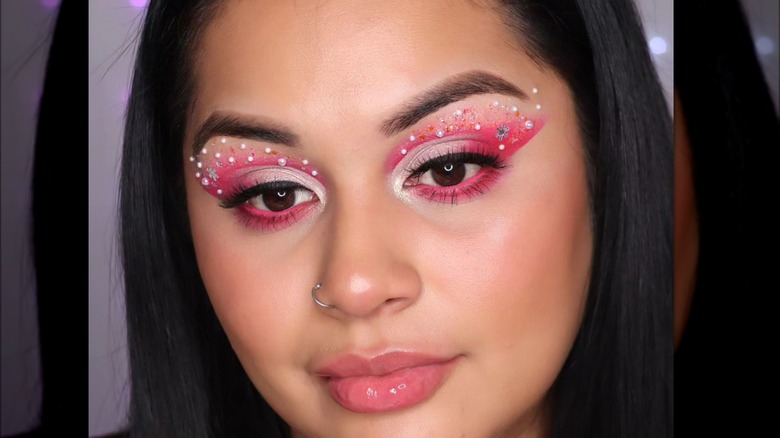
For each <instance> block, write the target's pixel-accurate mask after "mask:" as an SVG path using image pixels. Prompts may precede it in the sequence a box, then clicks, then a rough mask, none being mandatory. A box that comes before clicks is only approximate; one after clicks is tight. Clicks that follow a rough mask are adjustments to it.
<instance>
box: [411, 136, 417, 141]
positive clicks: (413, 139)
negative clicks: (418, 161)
mask: <svg viewBox="0 0 780 438" xmlns="http://www.w3.org/2000/svg"><path fill="white" fill-rule="evenodd" d="M415 140H417V137H415V136H413V135H410V136H409V141H415Z"/></svg>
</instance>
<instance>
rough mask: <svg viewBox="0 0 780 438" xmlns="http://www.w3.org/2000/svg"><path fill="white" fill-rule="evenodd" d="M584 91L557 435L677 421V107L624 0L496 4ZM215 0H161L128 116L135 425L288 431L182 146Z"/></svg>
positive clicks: (125, 230)
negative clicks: (587, 208) (583, 294)
mask: <svg viewBox="0 0 780 438" xmlns="http://www.w3.org/2000/svg"><path fill="white" fill-rule="evenodd" d="M499 3H500V8H499V9H500V13H501V14H502V16H503V17H504V18H505V21H506V24H507V26H509V27H510V29H512V30H513V31H514V32H515V34H516V35H517V37H518V38H520V39H521V40H522V42H523V47H526V51H527V53H528V54H529V55H530V56H531V57H532V58H533V59H534V60H535V62H537V63H538V64H539V65H540V66H541V67H542V68H546V69H549V70H550V72H551V73H552V74H557V75H558V76H560V77H561V78H562V79H563V80H564V81H565V82H566V84H567V85H568V87H569V90H570V92H571V96H572V98H573V99H574V101H575V104H576V107H577V111H578V115H579V122H580V131H581V133H582V137H583V140H584V143H585V145H586V149H587V150H586V155H587V168H588V182H589V192H590V201H591V208H592V213H593V214H592V216H593V231H594V243H595V244H594V254H593V264H592V275H591V284H590V288H589V294H588V302H587V305H586V314H585V317H584V320H583V324H582V326H581V328H580V332H579V334H578V336H577V339H576V341H575V344H574V347H573V349H572V352H571V353H570V356H569V358H568V360H567V361H566V363H565V365H564V368H563V370H562V371H561V373H560V375H559V377H558V379H557V380H556V382H555V384H554V386H553V388H552V391H551V394H550V395H551V401H552V418H553V422H552V428H553V430H552V432H553V433H552V435H553V436H555V437H567V438H568V437H591V436H598V437H606V438H609V437H626V436H630V437H648V438H649V437H652V438H656V437H665V436H670V434H671V359H672V358H671V354H672V322H671V321H672V318H671V302H672V296H671V290H672V282H671V239H672V231H671V230H672V226H671V211H672V203H671V181H672V180H671V175H672V172H671V169H672V147H671V118H670V116H669V111H668V109H667V108H666V105H665V101H664V99H663V95H662V92H661V89H660V85H659V83H658V79H657V76H656V73H655V70H654V67H653V65H652V62H651V60H650V56H649V54H648V51H647V47H646V42H645V40H644V36H643V33H642V28H641V24H640V22H639V20H638V17H637V13H636V11H635V9H634V5H633V3H631V0H624V1H616V0H579V1H575V0H554V1H550V0H544V1H539V0H518V1H507V0H504V1H500V2H499ZM221 6H222V2H219V1H206V0H199V1H192V0H172V1H154V0H153V1H152V2H150V4H149V7H148V11H147V15H146V20H145V23H144V27H143V30H142V33H141V38H140V41H139V46H138V57H137V60H136V64H135V70H134V75H133V84H132V92H131V95H130V100H129V105H128V112H127V120H126V127H125V139H124V151H123V162H122V181H121V197H120V198H121V202H120V208H121V222H122V223H121V230H122V235H121V239H122V248H123V262H124V268H125V290H126V295H127V298H126V304H127V305H126V308H127V320H128V337H129V352H130V364H131V383H132V389H131V405H130V432H131V435H132V436H138V437H141V436H143V437H150V436H152V437H157V436H161V437H162V436H164V437H188V438H189V437H212V436H213V437H217V436H218V437H234V436H235V437H241V436H250V435H254V436H286V435H288V434H289V428H288V427H287V425H286V424H285V423H284V422H283V421H282V420H281V419H280V418H279V417H278V416H277V415H276V414H275V413H274V412H273V410H272V409H271V408H270V407H269V406H268V405H267V404H266V403H265V401H263V399H262V397H261V396H260V395H259V394H258V393H257V391H256V390H255V388H254V387H253V385H252V383H251V381H250V380H249V378H248V377H247V375H246V373H245V372H244V370H243V369H242V367H241V365H240V363H239V361H238V359H237V357H236V355H235V353H234V352H233V350H232V349H231V347H230V344H229V342H228V340H227V337H226V336H225V334H224V332H223V330H222V328H221V326H220V324H219V321H218V320H217V318H216V316H215V314H214V311H213V309H212V307H211V305H210V303H209V301H208V298H207V295H206V291H205V288H204V286H203V283H202V281H201V278H200V275H199V272H198V268H197V264H196V259H195V252H194V248H193V244H192V240H191V235H190V231H189V223H188V218H187V209H186V197H185V190H184V182H183V164H184V163H182V159H181V147H182V138H183V130H184V126H185V120H186V117H187V115H188V112H189V110H190V104H191V99H192V90H193V87H192V80H193V75H192V63H193V58H194V56H193V55H194V51H195V50H196V49H197V46H198V43H199V38H200V37H201V33H202V29H203V28H204V27H205V25H207V24H208V23H209V21H210V20H211V19H213V18H214V17H215V16H216V14H218V13H219V10H220V9H219V8H220V7H221Z"/></svg>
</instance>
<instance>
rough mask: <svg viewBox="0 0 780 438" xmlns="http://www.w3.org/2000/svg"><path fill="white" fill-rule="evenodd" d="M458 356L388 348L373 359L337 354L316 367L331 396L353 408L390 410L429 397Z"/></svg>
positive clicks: (371, 410) (340, 403) (360, 410)
mask: <svg viewBox="0 0 780 438" xmlns="http://www.w3.org/2000/svg"><path fill="white" fill-rule="evenodd" d="M457 360H458V356H455V357H440V356H432V355H427V354H420V353H409V352H391V353H386V354H383V355H380V356H376V357H374V358H372V359H365V358H363V357H360V356H356V355H347V356H340V357H337V358H335V359H334V360H332V361H329V362H327V363H325V364H324V365H323V366H321V367H319V368H317V369H316V371H315V373H316V374H317V375H319V376H321V377H322V378H323V379H324V380H325V381H326V386H327V388H328V391H329V392H330V395H331V397H332V398H333V399H334V400H335V401H336V402H337V403H338V404H339V405H341V406H342V407H344V408H345V409H348V410H350V411H353V412H360V413H370V412H390V411H395V410H400V409H404V408H408V407H411V406H414V405H417V404H419V403H422V402H423V401H425V400H427V399H429V398H430V397H431V396H432V395H433V394H434V393H435V392H436V391H437V390H438V389H439V387H440V386H441V385H442V383H444V381H445V380H446V378H447V377H448V376H449V373H450V371H451V369H452V368H453V366H454V365H455V363H456V362H457Z"/></svg>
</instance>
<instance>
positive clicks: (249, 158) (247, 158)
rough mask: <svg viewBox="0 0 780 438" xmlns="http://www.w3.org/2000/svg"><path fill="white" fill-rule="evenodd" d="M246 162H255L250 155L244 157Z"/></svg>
mask: <svg viewBox="0 0 780 438" xmlns="http://www.w3.org/2000/svg"><path fill="white" fill-rule="evenodd" d="M246 160H247V161H249V162H250V163H251V162H252V161H254V160H255V157H253V156H251V155H250V156H248V157H246Z"/></svg>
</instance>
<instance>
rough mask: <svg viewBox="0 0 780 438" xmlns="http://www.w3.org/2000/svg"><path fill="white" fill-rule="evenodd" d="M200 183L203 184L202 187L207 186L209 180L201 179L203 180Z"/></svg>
mask: <svg viewBox="0 0 780 438" xmlns="http://www.w3.org/2000/svg"><path fill="white" fill-rule="evenodd" d="M200 183H201V184H203V185H204V186H207V185H209V179H208V178H203V180H202V181H201V182H200Z"/></svg>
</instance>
